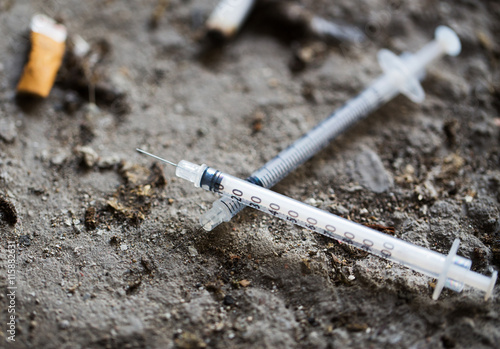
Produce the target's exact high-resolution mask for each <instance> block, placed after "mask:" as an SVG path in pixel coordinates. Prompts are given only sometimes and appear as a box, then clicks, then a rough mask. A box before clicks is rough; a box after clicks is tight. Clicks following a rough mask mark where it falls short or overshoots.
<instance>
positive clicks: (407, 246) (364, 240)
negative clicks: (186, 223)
mask: <svg viewBox="0 0 500 349" xmlns="http://www.w3.org/2000/svg"><path fill="white" fill-rule="evenodd" d="M200 186H201V187H202V188H204V189H206V190H210V191H213V192H215V193H218V194H220V195H224V196H225V197H226V198H229V199H230V200H233V201H236V202H239V203H240V204H242V205H246V206H250V207H252V208H255V209H258V210H260V211H263V212H265V213H268V214H271V215H273V216H275V217H279V218H282V219H284V220H286V221H288V222H291V223H294V224H297V225H300V226H302V227H304V228H306V229H309V230H311V231H313V232H316V233H319V234H322V235H325V236H328V237H330V238H333V239H336V240H338V241H340V242H342V243H347V244H349V245H352V246H355V247H357V248H360V249H362V250H365V251H367V252H370V253H372V254H375V255H377V256H379V257H382V258H385V259H388V260H391V261H394V262H397V263H400V264H402V265H403V266H406V267H408V268H411V269H413V270H416V271H418V272H421V273H423V274H426V275H428V276H430V277H433V278H438V277H439V276H440V274H441V273H442V271H443V270H444V268H445V261H446V256H445V255H442V254H440V253H438V252H435V251H431V250H428V249H426V248H423V247H420V246H417V245H414V244H411V243H409V242H405V241H403V240H400V239H398V238H395V237H393V236H390V235H387V234H384V233H381V232H378V231H376V230H373V229H370V228H367V227H365V226H363V225H360V224H358V223H354V222H352V221H349V220H347V219H344V218H341V217H338V216H336V215H334V214H331V213H329V212H326V211H323V210H320V209H318V208H315V207H312V206H309V205H307V204H304V203H302V202H300V201H297V200H294V199H292V198H289V197H286V196H284V195H281V194H278V193H276V192H273V191H271V190H269V189H266V188H262V187H260V186H257V185H255V184H253V183H250V182H248V181H245V180H242V179H239V178H236V177H233V176H231V175H228V174H225V173H221V172H219V171H216V170H213V169H211V168H207V169H206V170H205V172H204V174H203V176H202V179H201V182H200ZM451 262H452V264H451V266H450V268H449V270H448V271H447V273H446V275H445V277H446V283H445V285H444V286H445V287H447V288H451V289H453V290H455V291H461V290H462V288H463V285H464V284H467V285H469V286H472V287H475V288H478V289H480V290H482V291H486V292H487V291H488V289H489V288H491V287H492V279H493V278H488V277H486V276H483V275H480V274H478V273H475V272H473V271H470V270H469V269H470V266H471V262H470V260H468V259H466V258H463V257H460V256H456V255H454V256H452V261H451ZM494 281H495V280H493V283H494Z"/></svg>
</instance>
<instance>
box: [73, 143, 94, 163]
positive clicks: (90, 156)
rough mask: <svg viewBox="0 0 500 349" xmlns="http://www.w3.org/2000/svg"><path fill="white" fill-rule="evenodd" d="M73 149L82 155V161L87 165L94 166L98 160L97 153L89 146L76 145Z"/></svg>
mask: <svg viewBox="0 0 500 349" xmlns="http://www.w3.org/2000/svg"><path fill="white" fill-rule="evenodd" d="M75 151H76V153H77V154H79V155H80V156H81V157H82V160H83V163H84V164H85V165H86V166H87V167H94V165H95V164H96V163H97V161H98V160H99V155H97V153H96V151H95V150H94V149H92V148H91V147H88V146H84V147H77V148H76V149H75Z"/></svg>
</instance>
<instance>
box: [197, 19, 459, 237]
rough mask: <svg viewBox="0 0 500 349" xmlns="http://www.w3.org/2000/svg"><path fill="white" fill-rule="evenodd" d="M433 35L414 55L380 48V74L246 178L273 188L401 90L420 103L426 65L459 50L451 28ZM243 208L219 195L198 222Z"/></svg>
mask: <svg viewBox="0 0 500 349" xmlns="http://www.w3.org/2000/svg"><path fill="white" fill-rule="evenodd" d="M435 35H436V38H435V40H433V41H431V42H430V43H428V44H427V45H426V46H424V47H423V48H422V49H421V50H420V51H418V52H417V53H415V54H405V55H403V56H402V58H400V57H398V56H396V55H394V54H393V53H392V52H390V51H387V50H381V51H380V52H379V54H378V60H379V63H380V65H381V67H382V69H383V71H384V74H382V76H380V77H379V78H378V79H377V80H375V81H374V82H373V83H372V84H371V85H370V86H369V87H368V88H366V89H365V90H364V91H363V92H361V93H360V94H359V95H358V96H357V97H355V98H353V99H351V100H350V101H349V102H347V103H346V104H345V105H344V106H343V107H342V108H340V109H339V110H337V111H336V112H334V113H333V114H332V115H330V116H329V117H328V118H327V119H325V120H324V121H323V122H321V123H320V124H318V125H317V126H316V127H314V128H313V129H312V130H310V131H309V132H308V133H306V134H305V135H304V136H302V137H301V138H299V139H298V140H297V141H295V142H294V143H293V144H291V145H290V146H289V147H288V148H286V149H285V150H283V151H282V152H281V153H279V154H278V155H277V156H276V157H274V158H273V159H272V160H270V161H269V162H267V163H266V164H265V165H264V166H262V167H261V168H260V169H259V170H257V171H256V172H254V173H253V174H252V176H251V177H249V178H247V181H249V182H251V183H254V184H257V185H259V186H261V187H264V188H271V187H273V186H274V185H275V184H276V183H278V182H279V181H281V180H282V179H283V178H285V177H286V176H287V175H288V174H289V173H290V172H292V171H293V170H295V169H296V168H297V167H299V166H300V165H302V164H303V163H304V162H306V161H307V160H308V159H310V158H311V157H312V156H313V155H314V154H316V153H317V152H319V151H320V150H321V149H323V148H324V147H326V146H327V145H328V144H329V143H330V142H331V141H332V140H333V139H334V138H335V137H337V136H338V135H339V134H340V133H342V132H344V131H345V130H346V129H347V128H349V127H350V126H352V125H353V124H354V123H355V122H356V121H358V120H360V119H362V118H364V117H365V116H366V115H368V114H369V113H370V112H371V111H373V110H375V109H377V108H378V107H379V106H380V105H381V104H383V103H385V102H387V101H388V100H390V99H392V98H393V97H395V96H396V95H397V94H398V93H403V94H404V95H406V96H407V97H409V98H410V99H411V100H412V101H414V102H422V101H423V100H424V96H425V94H424V91H423V90H422V87H421V86H420V83H419V81H418V80H419V79H421V78H422V76H423V73H424V69H425V67H426V66H427V65H428V64H429V63H431V62H432V61H434V60H435V59H437V58H439V57H441V56H442V55H444V54H445V53H447V54H449V55H453V56H454V55H457V54H458V53H459V52H460V49H461V46H460V40H459V39H458V36H457V35H456V34H455V32H454V31H453V30H451V29H450V28H448V27H443V26H441V27H438V28H437V29H436V34H435ZM244 207H245V206H244V205H242V204H241V203H239V202H238V201H235V200H231V199H228V198H221V199H219V200H217V201H215V202H214V204H213V207H212V208H211V209H210V210H208V211H207V212H205V213H204V214H203V215H202V217H201V219H200V223H201V225H202V226H203V227H204V228H205V229H206V230H212V229H213V228H215V227H216V226H218V225H219V224H220V223H222V222H227V221H229V220H230V219H231V218H232V217H233V216H235V215H236V214H237V213H238V212H240V211H241V210H242V209H243V208H244Z"/></svg>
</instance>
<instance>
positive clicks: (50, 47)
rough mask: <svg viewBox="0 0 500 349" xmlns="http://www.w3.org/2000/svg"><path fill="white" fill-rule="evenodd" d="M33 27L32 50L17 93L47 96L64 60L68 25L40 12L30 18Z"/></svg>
mask: <svg viewBox="0 0 500 349" xmlns="http://www.w3.org/2000/svg"><path fill="white" fill-rule="evenodd" d="M30 28H31V52H30V56H29V60H28V63H27V64H26V66H25V67H24V71H23V75H22V77H21V80H20V81H19V84H18V85H17V92H18V93H29V94H33V95H37V96H40V97H47V96H48V95H49V93H50V90H51V89H52V86H53V85H54V81H55V79H56V74H57V71H58V70H59V68H60V66H61V63H62V60H63V56H64V50H65V41H66V35H67V33H66V27H65V26H63V25H62V24H57V23H56V22H55V21H54V20H53V19H52V18H49V17H47V16H45V15H41V14H37V15H35V16H33V18H32V19H31V25H30Z"/></svg>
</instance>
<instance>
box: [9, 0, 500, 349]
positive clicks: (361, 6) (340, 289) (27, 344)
mask: <svg viewBox="0 0 500 349" xmlns="http://www.w3.org/2000/svg"><path fill="white" fill-rule="evenodd" d="M216 3H217V1H216V0H210V1H206V0H192V1H181V0H171V1H168V2H164V1H159V2H158V1H140V2H139V1H117V0H116V1H113V0H109V1H76V0H71V1H55V0H48V1H43V2H42V1H27V0H23V1H12V0H1V1H0V32H1V33H2V35H1V36H0V198H1V201H0V225H1V228H0V234H1V235H0V236H1V241H2V244H1V247H0V251H1V254H0V258H1V261H0V285H1V289H2V292H1V295H0V307H1V311H0V314H1V315H0V319H1V323H2V325H1V326H0V327H1V332H0V333H1V335H0V339H1V342H2V344H1V345H0V346H1V347H5V348H170V347H179V348H203V347H207V348H208V347H218V348H225V347H229V348H233V347H234V348H244V347H245V348H246V347H251V348H266V347H267V348H285V347H286V348H299V347H310V348H313V347H314V348H333V347H342V348H367V347H372V348H380V347H390V348H428V347H430V348H470V347H475V348H494V347H498V343H500V300H499V299H500V297H498V293H499V292H498V290H499V288H498V285H497V287H495V290H494V296H497V297H494V298H493V299H492V300H489V301H487V302H485V301H484V300H483V294H482V293H481V292H479V291H476V290H471V289H469V288H466V289H465V290H464V291H463V292H462V293H455V292H453V291H448V290H445V291H444V292H443V293H442V295H441V297H440V299H439V300H438V301H433V300H432V299H431V295H432V291H433V286H434V283H435V280H432V279H430V278H428V277H426V276H423V275H421V274H418V273H416V272H413V271H411V270H409V269H406V268H403V267H400V266H398V265H396V264H393V263H390V262H388V261H385V260H382V259H380V258H378V257H375V256H371V255H367V254H365V253H362V252H360V251H357V250H354V249H351V248H348V247H346V246H345V245H340V244H338V243H337V242H335V241H332V240H330V239H328V238H325V237H322V236H319V235H315V234H312V233H310V232H309V231H306V230H303V229H300V228H297V227H294V226H291V225H289V224H287V223H285V222H284V221H280V220H276V219H273V218H272V217H269V216H266V215H264V214H261V213H259V212H257V211H251V210H245V211H243V212H242V213H240V214H239V215H238V216H237V217H236V218H234V219H233V220H232V221H231V222H229V223H226V224H224V225H222V226H220V227H218V228H217V229H215V230H214V231H212V232H205V231H203V230H200V228H199V225H198V219H199V217H200V214H202V213H203V212H205V211H206V210H207V209H208V208H210V207H211V204H212V202H213V200H215V199H216V197H215V196H214V195H213V194H212V193H209V192H204V191H202V190H200V189H197V188H194V187H192V185H191V184H189V183H188V182H185V181H182V180H180V179H176V178H175V176H174V170H173V169H172V168H163V165H162V166H161V167H158V166H155V165H153V163H154V161H152V160H151V159H150V158H147V157H145V156H141V155H139V154H137V153H136V152H135V151H134V148H135V147H141V148H144V149H146V150H148V151H151V152H153V153H155V154H158V155H160V156H162V157H165V158H167V159H170V160H172V161H179V160H181V159H187V160H189V161H192V162H195V163H206V164H209V165H210V166H212V167H215V168H217V169H219V170H222V171H225V172H228V173H231V174H233V175H236V176H239V177H243V178H244V177H247V176H248V175H250V174H251V173H252V171H254V170H255V169H257V168H259V167H260V166H262V165H263V164H264V163H265V162H266V161H267V160H270V159H271V158H272V157H273V156H274V155H275V154H277V153H278V152H279V151H280V150H282V149H284V148H285V147H286V146H287V145H288V144H290V143H291V142H292V141H294V140H295V139H297V138H298V137H300V135H302V134H303V133H304V132H306V131H307V130H309V129H310V128H312V127H313V126H314V125H316V124H317V123H318V122H319V121H321V120H322V119H324V118H325V117H327V116H328V115H329V114H330V113H331V112H332V111H334V110H335V109H336V108H338V107H340V106H341V105H342V104H343V102H345V101H346V100H348V99H349V98H351V97H353V96H355V95H356V93H357V92H359V91H361V90H362V89H363V87H364V86H366V85H367V84H369V83H370V82H371V81H372V80H373V79H374V78H375V77H377V76H378V75H379V74H380V68H379V66H378V64H377V62H376V54H377V51H378V50H379V49H380V48H388V49H390V50H392V51H394V52H396V53H398V54H399V53H401V52H403V51H415V50H417V49H418V48H420V47H421V46H422V45H424V44H425V43H427V42H428V41H429V40H431V39H432V38H433V36H434V29H435V28H436V27H437V26H438V25H440V24H444V25H448V26H451V27H452V28H453V29H454V30H456V31H457V33H458V34H459V36H460V38H461V40H462V44H463V51H462V53H461V54H460V55H459V56H457V57H446V58H444V59H441V60H439V61H438V62H436V63H435V64H433V65H432V67H430V68H429V70H428V74H427V77H426V79H425V81H424V83H423V87H424V89H425V91H426V94H427V96H426V99H425V101H424V102H423V103H422V104H420V105H417V104H414V103H412V102H410V101H409V100H408V99H406V98H405V97H403V96H399V97H397V98H395V99H394V100H392V101H391V102H389V103H387V104H386V105H385V106H383V107H382V108H380V109H379V110H378V111H377V112H375V113H372V114H371V115H370V116H369V117H368V118H366V119H365V120H363V121H361V122H359V123H358V124H356V126H355V127H353V128H351V129H350V130H349V131H348V132H346V133H344V134H343V135H342V136H341V137H339V138H337V139H336V140H335V141H334V142H333V143H332V144H331V145H330V146H328V147H327V148H326V149H325V150H324V151H322V152H320V153H319V154H317V155H316V156H315V157H314V158H313V159H311V160H310V161H308V162H307V163H306V164H305V165H303V166H301V167H300V168H299V169H298V170H296V171H295V172H294V173H292V174H291V175H290V176H289V177H288V178H286V180H284V181H282V182H281V183H279V184H278V185H277V186H276V188H275V190H276V191H278V192H281V193H284V194H286V195H288V196H291V197H293V198H295V199H298V200H301V201H305V202H307V203H309V204H312V205H314V206H317V207H319V208H321V209H324V210H327V211H330V212H333V213H335V214H338V215H341V216H343V217H346V218H349V219H351V220H353V221H356V222H360V223H363V224H369V225H371V226H374V227H382V228H384V227H385V232H386V233H389V234H394V235H395V236H397V237H399V238H401V239H403V240H406V241H409V242H412V243H415V244H418V245H421V246H424V247H427V248H430V249H432V250H435V251H438V252H441V253H444V254H446V253H447V252H448V250H449V249H450V247H451V244H452V242H453V240H454V239H455V238H457V237H458V238H460V240H461V243H462V244H461V247H460V249H459V254H460V255H462V256H464V257H467V258H470V259H471V260H472V269H473V270H475V271H477V272H479V273H482V274H485V275H489V274H490V272H491V269H492V268H495V269H498V268H499V267H500V223H499V220H498V217H499V211H500V204H499V201H500V167H499V165H500V147H499V140H500V116H499V108H500V102H499V97H500V84H499V81H500V74H499V69H498V67H499V64H500V60H499V57H500V46H499V43H498V37H499V36H500V4H499V3H498V2H497V1H466V0H462V1H451V0H450V1H433V0H429V1H421V2H416V1H409V0H408V1H377V0H373V1H370V0H359V1H348V0H339V1H335V2H333V1H326V0H321V1H319V0H316V1H312V0H308V1H303V3H304V5H305V6H307V7H308V8H309V9H311V10H312V11H314V12H315V13H318V14H321V15H322V16H324V17H326V18H330V19H337V20H341V21H344V22H346V23H352V24H355V25H358V26H359V27H360V28H363V29H365V32H366V33H367V35H368V37H369V40H368V41H367V42H366V43H364V44H360V45H350V44H347V43H328V44H326V43H323V42H321V41H318V40H315V39H311V38H304V37H300V36H299V35H298V33H295V32H293V31H287V30H280V29H282V28H276V26H274V25H273V23H272V22H269V21H267V22H262V21H261V20H260V17H259V16H258V15H257V14H256V15H254V16H252V17H251V18H249V21H248V23H247V25H246V26H245V27H244V28H243V30H242V31H241V33H240V34H239V35H238V36H237V37H236V38H235V39H234V40H233V41H232V42H230V43H228V44H227V45H226V46H224V47H222V48H218V49H215V50H210V51H209V52H207V51H203V49H202V48H203V44H202V43H200V41H199V37H200V31H201V29H202V27H201V26H202V25H203V23H204V20H205V18H206V17H207V16H208V14H209V13H210V11H211V9H213V7H214V6H215V4H216ZM35 13H45V14H47V15H49V16H52V17H54V18H57V19H58V20H61V21H63V22H64V23H65V25H66V26H67V28H68V31H69V34H70V37H71V36H72V35H75V34H78V35H80V36H81V37H82V38H84V39H85V40H87V41H88V42H89V43H91V44H96V45H97V46H98V47H100V48H101V49H102V48H103V47H104V48H105V50H104V51H105V53H106V54H103V55H102V59H101V60H100V61H99V63H98V64H99V67H98V70H96V71H98V74H97V73H96V74H94V75H96V76H95V77H96V78H97V80H96V82H95V83H96V86H98V85H99V84H100V85H99V86H98V87H99V88H102V91H104V92H102V93H104V94H99V93H100V92H99V91H101V90H99V89H96V96H97V95H98V96H101V97H102V98H99V99H98V98H95V100H96V102H97V104H98V106H99V107H98V108H96V107H95V106H92V105H91V104H89V103H88V102H89V98H88V95H87V90H86V89H85V88H84V89H83V91H82V90H81V86H80V85H79V86H76V85H77V80H76V79H73V78H72V77H71V76H70V77H69V78H68V76H62V75H63V71H61V74H60V76H59V77H58V83H57V84H56V86H55V87H54V88H53V90H52V92H51V94H50V96H49V97H48V98H47V99H45V100H43V101H38V102H37V101H27V100H24V99H19V98H16V94H15V87H16V84H17V81H18V80H19V77H20V75H21V72H22V67H23V65H24V63H25V61H26V59H27V52H28V50H29V36H28V29H27V28H28V24H29V21H30V18H31V16H32V15H33V14H35ZM280 25H281V24H280ZM108 49H109V50H108ZM304 50H306V51H304ZM104 51H103V52H104ZM304 52H305V53H306V54H305V57H306V58H307V59H306V61H305V62H299V63H301V65H300V66H297V64H296V63H297V55H298V54H299V55H300V54H301V53H302V54H304ZM294 57H295V58H294ZM300 57H304V56H300ZM66 63H67V62H66ZM66 67H67V65H66ZM96 69H97V68H96ZM66 73H67V72H66ZM80 73H81V71H80ZM80 77H81V76H80ZM68 79H69V80H68ZM68 81H69V82H70V83H68ZM78 81H79V80H78ZM71 82H73V83H71ZM117 101H118V102H117ZM162 169H163V173H162ZM8 241H15V242H16V243H17V244H18V245H17V248H16V254H17V262H18V263H17V267H16V271H17V274H16V279H15V281H16V282H17V287H18V288H17V290H16V298H15V311H16V312H15V342H12V341H8V337H9V336H10V334H9V333H8V332H7V330H8V325H6V323H7V322H8V321H9V317H8V316H10V314H9V313H8V311H7V310H8V305H9V298H8V296H7V293H8V292H7V286H8V283H7V282H8V279H7V275H8V274H7V272H8V269H9V268H8V253H7V252H8V248H9V246H8Z"/></svg>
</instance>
